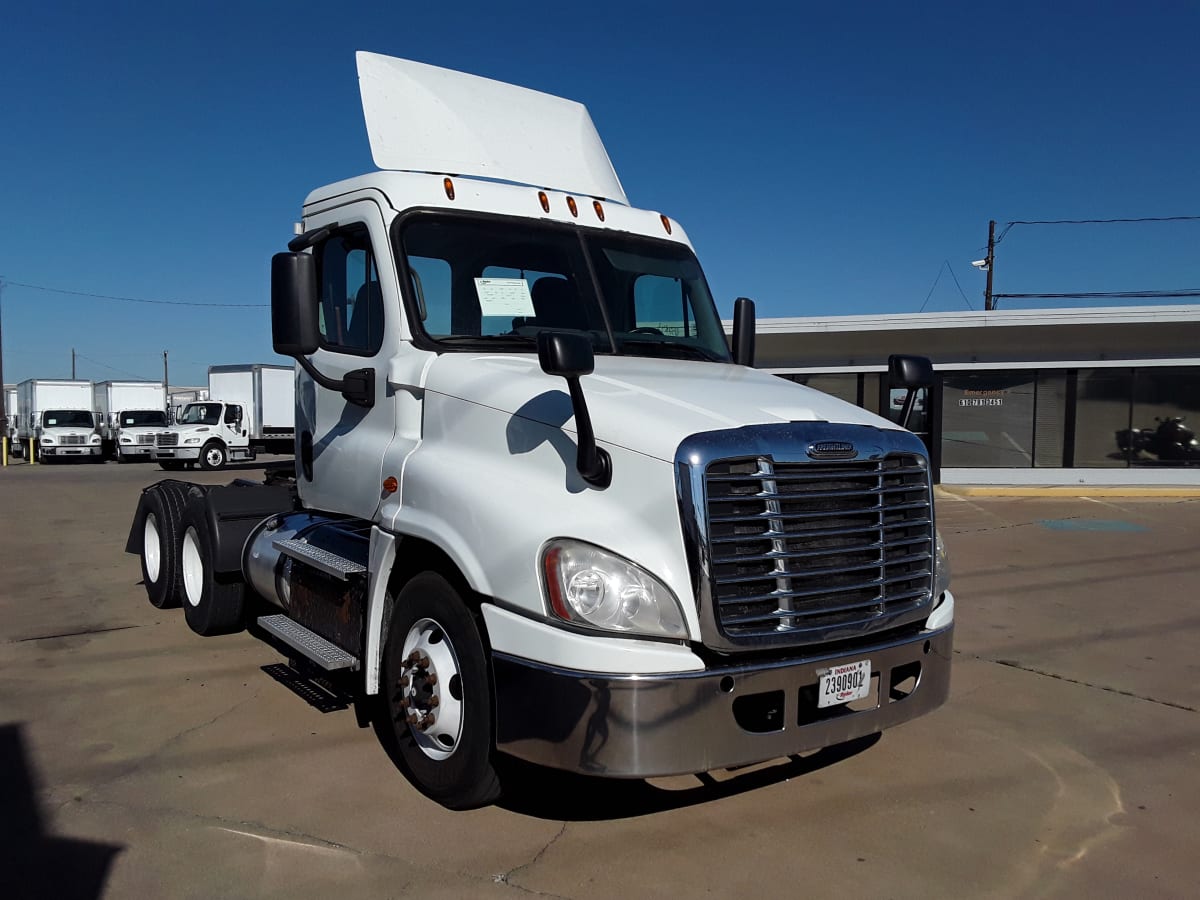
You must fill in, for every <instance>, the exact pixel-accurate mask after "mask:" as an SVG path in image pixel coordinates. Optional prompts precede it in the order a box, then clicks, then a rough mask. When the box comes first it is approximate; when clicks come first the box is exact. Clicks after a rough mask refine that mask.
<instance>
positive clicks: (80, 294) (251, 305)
mask: <svg viewBox="0 0 1200 900" xmlns="http://www.w3.org/2000/svg"><path fill="white" fill-rule="evenodd" d="M4 283H5V284H6V285H13V286H15V287H23V288H29V289H30V290H33V291H46V292H47V293H50V294H69V295H71V296H73V297H91V298H93V299H96V300H119V301H121V302H122V303H153V304H155V305H160V306H206V307H222V308H225V309H262V308H265V307H268V306H270V305H271V304H269V303H199V302H196V301H193V300H158V299H148V298H145V297H117V296H114V295H112V294H94V293H92V292H90V291H68V290H66V289H65V288H54V287H47V286H46V285H44V284H29V283H28V282H24V281H11V280H9V279H7V278H6V279H4Z"/></svg>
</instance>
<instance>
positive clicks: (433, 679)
mask: <svg viewBox="0 0 1200 900" xmlns="http://www.w3.org/2000/svg"><path fill="white" fill-rule="evenodd" d="M425 683H426V684H429V685H434V684H437V672H430V673H429V674H428V675H426V676H425Z"/></svg>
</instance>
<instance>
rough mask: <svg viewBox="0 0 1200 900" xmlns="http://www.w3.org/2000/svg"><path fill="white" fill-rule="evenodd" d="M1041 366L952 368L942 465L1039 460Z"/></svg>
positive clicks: (1016, 464)
mask: <svg viewBox="0 0 1200 900" xmlns="http://www.w3.org/2000/svg"><path fill="white" fill-rule="evenodd" d="M1036 377H1037V372H1036V371H1035V370H1017V371H1009V372H999V371H996V372H971V373H954V374H951V373H948V374H946V375H945V376H944V378H943V380H942V465H943V466H946V467H950V468H1027V467H1029V466H1032V465H1033V453H1034V447H1033V434H1034V428H1033V424H1034V405H1035V404H1034V397H1035V384H1036Z"/></svg>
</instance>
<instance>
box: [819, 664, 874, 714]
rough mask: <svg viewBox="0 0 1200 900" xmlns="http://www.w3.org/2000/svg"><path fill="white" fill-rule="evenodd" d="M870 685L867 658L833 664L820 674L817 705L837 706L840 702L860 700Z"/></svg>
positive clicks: (869, 665) (869, 669)
mask: <svg viewBox="0 0 1200 900" xmlns="http://www.w3.org/2000/svg"><path fill="white" fill-rule="evenodd" d="M870 687H871V661H870V660H869V659H860V660H858V662H852V663H843V664H842V665H840V666H833V667H832V668H830V669H829V670H828V671H826V672H825V674H824V675H822V676H821V684H820V690H819V691H818V693H817V707H818V708H824V707H826V706H837V705H838V704H840V703H850V702H852V701H854V700H861V699H863V697H865V696H867V693H868V691H869V690H870Z"/></svg>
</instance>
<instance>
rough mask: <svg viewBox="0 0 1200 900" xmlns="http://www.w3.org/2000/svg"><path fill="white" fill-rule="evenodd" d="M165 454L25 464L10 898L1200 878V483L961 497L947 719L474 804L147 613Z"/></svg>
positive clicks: (239, 644) (1160, 890) (935, 892)
mask: <svg viewBox="0 0 1200 900" xmlns="http://www.w3.org/2000/svg"><path fill="white" fill-rule="evenodd" d="M163 474H164V473H161V472H159V471H158V470H157V469H156V468H155V467H153V466H149V465H138V466H116V465H113V464H109V465H105V466H87V465H80V466H66V465H62V466H13V467H10V468H8V469H4V470H0V529H2V531H0V534H2V537H0V771H3V773H4V774H3V792H2V797H3V804H2V805H0V839H2V840H0V846H2V847H4V851H5V854H6V855H8V856H9V857H10V858H9V860H8V861H6V862H5V863H4V865H3V867H0V879H3V883H2V884H0V896H5V897H21V896H45V897H72V896H78V897H101V896H102V897H109V898H124V897H137V898H147V897H196V898H213V897H287V898H304V897H321V898H327V897H328V896H329V895H331V894H334V893H336V894H337V895H339V896H342V897H399V896H411V895H419V896H421V897H424V898H436V897H461V896H479V897H506V896H508V897H512V896H520V895H525V894H532V895H538V896H546V897H569V898H609V897H616V896H625V897H681V896H688V897H696V896H715V897H755V896H758V897H793V896H805V897H831V898H834V897H836V898H847V897H894V898H907V897H914V898H915V897H922V898H928V897H1132V896H1136V897H1154V896H1161V897H1182V896H1190V895H1193V894H1194V893H1195V886H1196V882H1197V873H1198V872H1200V864H1198V863H1197V861H1196V854H1195V834H1196V827H1195V823H1196V821H1197V818H1196V810H1197V809H1200V778H1198V777H1197V774H1196V773H1197V770H1198V769H1197V764H1198V762H1200V759H1198V757H1200V715H1198V711H1200V659H1198V657H1197V654H1196V651H1195V647H1196V645H1197V639H1198V638H1200V607H1198V606H1197V602H1196V599H1195V598H1196V595H1197V583H1196V574H1195V573H1196V571H1197V569H1198V568H1200V549H1198V548H1197V540H1196V535H1197V534H1200V500H1194V499H1189V498H1187V497H1141V498H1115V497H1104V496H1096V497H1094V498H1091V499H1077V498H1071V497H1040V498H1037V497H1035V498H1022V497H988V498H984V497H971V496H957V495H944V496H943V497H941V499H940V501H939V508H938V509H939V516H940V527H941V530H942V532H943V534H944V535H945V538H946V540H947V543H948V545H949V547H950V551H951V554H952V557H953V562H954V570H955V579H954V589H955V592H956V594H957V597H958V631H957V636H956V656H955V671H954V677H953V689H952V694H951V699H950V702H949V703H948V704H947V705H946V706H945V707H943V708H942V709H940V710H938V711H937V712H935V713H934V714H932V715H931V716H929V717H927V718H925V719H920V720H917V721H916V722H912V723H909V724H907V725H905V726H903V727H901V728H898V729H895V730H893V731H890V732H888V733H886V734H884V735H883V736H882V737H881V738H879V739H878V740H876V741H867V742H863V743H861V744H859V745H855V746H851V747H846V748H838V749H837V750H836V751H834V752H825V753H818V754H815V755H812V756H809V757H806V758H800V759H794V760H782V761H776V762H774V763H771V764H767V765H763V766H758V767H754V768H753V769H750V770H746V771H743V772H739V773H712V774H711V775H709V776H706V777H704V778H677V779H665V780H662V781H659V782H655V783H652V784H650V783H645V782H631V783H613V782H596V781H591V780H587V779H581V778H573V777H565V776H562V775H558V774H555V773H550V772H542V771H534V770H529V769H525V768H522V767H515V766H514V767H512V770H511V771H510V772H509V773H508V779H509V782H508V783H509V784H510V785H511V795H510V796H508V797H507V798H506V799H505V800H504V801H503V802H502V803H501V804H500V805H498V806H495V807H492V808H488V809H483V810H477V811H474V812H467V813H451V812H447V811H445V810H443V809H442V808H440V807H438V806H436V805H435V804H433V803H431V802H429V801H427V800H426V799H424V798H423V797H422V796H421V795H420V794H418V793H417V792H416V791H415V790H413V789H412V788H411V787H410V786H409V785H408V783H407V782H406V781H405V780H404V778H403V777H402V776H401V775H400V774H399V772H397V771H396V769H395V768H394V767H393V766H392V764H391V762H390V761H389V758H388V757H387V755H386V753H385V752H384V750H383V748H382V747H381V746H380V743H379V741H378V740H377V739H376V736H375V734H374V732H373V731H372V730H371V729H370V728H368V727H360V723H359V721H358V719H357V717H356V715H355V712H354V710H353V709H351V708H336V707H337V706H338V704H336V703H333V704H328V705H326V706H325V707H324V711H322V710H321V709H318V708H315V707H314V706H313V705H310V704H309V703H306V702H304V701H303V700H302V699H300V698H299V697H298V696H296V695H295V694H294V693H293V692H292V691H290V690H288V688H287V687H286V685H284V684H282V683H281V682H280V681H279V680H277V679H276V678H273V677H271V672H272V671H274V670H272V669H271V668H270V667H271V666H272V665H273V664H278V663H280V662H281V661H282V660H281V658H280V657H279V656H278V654H276V653H275V652H274V651H273V650H272V649H271V648H270V647H268V646H266V645H264V644H262V643H260V642H258V641H256V640H254V639H253V638H252V637H250V636H248V635H245V634H242V635H235V636H231V637H223V638H211V639H202V638H199V637H197V636H195V635H193V634H192V633H191V632H190V631H189V630H188V629H187V626H186V625H185V624H184V621H183V618H182V616H181V615H180V614H179V612H178V611H159V610H156V609H154V608H153V607H151V606H150V605H149V604H148V603H147V602H146V599H145V594H144V592H143V589H142V587H141V586H140V585H139V580H140V571H139V568H138V562H137V560H136V558H134V557H132V556H128V555H126V554H124V553H123V552H122V550H123V547H124V542H125V537H126V532H127V528H128V523H129V521H130V517H131V515H132V512H133V509H134V506H135V504H136V502H137V497H138V493H139V490H140V489H141V487H143V486H144V485H146V484H149V483H152V482H153V481H155V480H157V479H158V478H159V477H161V476H162V475H163ZM235 474H237V475H250V476H253V475H255V470H253V469H246V470H243V471H240V472H237V473H235ZM186 477H190V478H196V479H198V480H203V481H206V482H210V483H222V482H224V481H227V480H228V479H229V478H230V477H231V473H188V474H187V476H186ZM264 669H266V670H265V671H264ZM21 871H24V872H25V873H26V874H27V875H28V876H29V877H28V878H25V879H24V881H21V880H14V879H19V878H20V876H14V875H13V873H14V872H21ZM22 892H24V893H22Z"/></svg>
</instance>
